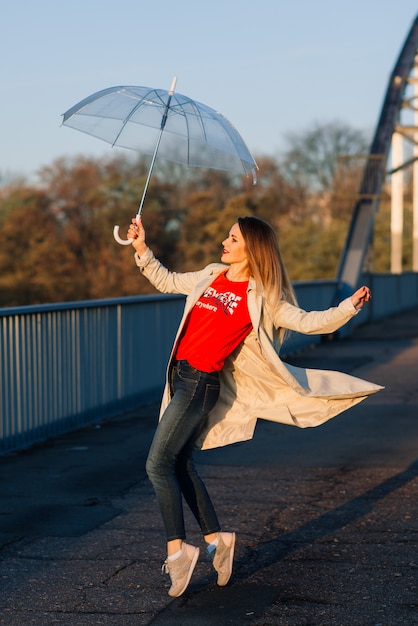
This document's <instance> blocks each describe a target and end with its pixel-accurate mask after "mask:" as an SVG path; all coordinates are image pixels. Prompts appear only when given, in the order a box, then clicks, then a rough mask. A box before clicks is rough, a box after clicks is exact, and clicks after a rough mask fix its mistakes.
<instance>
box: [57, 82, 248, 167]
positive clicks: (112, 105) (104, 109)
mask: <svg viewBox="0 0 418 626" xmlns="http://www.w3.org/2000/svg"><path fill="white" fill-rule="evenodd" d="M169 100H170V102H169V106H168V110H167V111H166V106H167V102H168V101H169ZM164 115H166V120H165V123H164V134H163V136H162V138H161V142H160V145H159V149H158V156H159V157H161V158H163V159H167V160H169V161H174V162H175V163H182V164H184V165H188V166H193V167H205V168H211V169H220V170H227V171H231V172H236V173H245V174H247V173H249V172H252V173H253V177H254V179H255V170H256V168H257V165H256V163H255V161H254V159H253V157H252V156H251V154H250V152H249V150H248V148H247V146H246V145H245V143H244V141H243V139H242V137H241V135H240V134H239V133H238V131H237V130H236V129H235V128H234V127H233V125H232V124H231V123H230V122H229V121H228V120H227V119H226V118H225V117H224V116H223V115H222V114H221V113H218V112H217V111H215V110H214V109H211V108H210V107H208V106H206V105H205V104H202V103H200V102H197V101H195V100H192V99H190V98H188V97H187V96H183V95H182V94H180V93H172V94H171V95H170V92H168V91H166V90H164V89H152V88H150V87H135V86H120V87H109V88H108V89H103V90H102V91H98V92H96V93H94V94H92V95H91V96H88V97H87V98H85V99H84V100H82V101H81V102H79V103H78V104H76V105H75V106H73V107H71V109H69V110H68V111H67V112H66V113H64V116H63V122H62V123H63V125H64V126H70V127H71V128H75V129H77V130H80V131H82V132H84V133H87V134H88V135H93V136H94V137H98V138H99V139H103V140H104V141H107V142H108V143H110V144H112V146H120V147H123V148H129V149H131V150H136V151H138V152H142V153H144V154H150V155H152V154H154V149H155V145H156V142H157V139H158V133H159V131H160V130H161V122H162V119H163V117H164Z"/></svg>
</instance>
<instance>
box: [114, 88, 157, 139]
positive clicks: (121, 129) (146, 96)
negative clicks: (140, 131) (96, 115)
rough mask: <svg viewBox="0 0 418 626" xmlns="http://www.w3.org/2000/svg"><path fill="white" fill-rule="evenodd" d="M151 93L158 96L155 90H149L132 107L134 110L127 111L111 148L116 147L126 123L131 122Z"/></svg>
mask: <svg viewBox="0 0 418 626" xmlns="http://www.w3.org/2000/svg"><path fill="white" fill-rule="evenodd" d="M153 92H154V93H155V95H158V94H157V91H156V89H150V90H149V91H148V92H147V93H146V94H145V95H143V96H142V97H141V99H140V100H139V102H138V104H136V105H135V106H134V108H133V109H132V110H131V111H129V114H128V115H127V116H126V117H125V119H124V120H123V122H122V126H121V128H120V130H119V132H118V134H117V135H116V137H115V139H114V141H113V142H112V147H114V146H115V145H116V142H117V141H118V139H119V137H120V136H121V134H122V133H123V131H124V130H125V127H126V125H127V124H128V122H129V121H130V120H131V118H132V116H133V115H134V114H135V113H136V112H137V111H138V109H139V108H140V107H141V106H142V104H143V102H144V100H145V99H146V98H149V96H150V94H151V93H153ZM161 103H162V104H163V102H162V101H161Z"/></svg>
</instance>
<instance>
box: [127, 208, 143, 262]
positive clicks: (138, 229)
mask: <svg viewBox="0 0 418 626" xmlns="http://www.w3.org/2000/svg"><path fill="white" fill-rule="evenodd" d="M128 239H133V242H132V246H133V247H134V248H135V251H136V253H137V254H138V256H142V255H143V254H145V252H146V251H147V249H148V246H147V244H146V243H145V230H144V227H143V226H142V220H141V219H139V220H138V223H137V221H136V218H135V217H133V218H132V224H131V225H130V226H129V230H128Z"/></svg>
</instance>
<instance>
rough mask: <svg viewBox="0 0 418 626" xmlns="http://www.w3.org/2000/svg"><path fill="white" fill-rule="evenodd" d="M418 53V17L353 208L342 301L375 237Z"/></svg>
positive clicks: (340, 287)
mask: <svg viewBox="0 0 418 626" xmlns="http://www.w3.org/2000/svg"><path fill="white" fill-rule="evenodd" d="M417 52H418V15H417V16H416V18H415V20H414V22H413V23H412V26H411V29H410V31H409V33H408V36H407V38H406V40H405V43H404V45H403V48H402V50H401V52H400V54H399V57H398V60H397V61H396V64H395V66H394V69H393V71H392V74H391V76H390V80H389V84H388V88H387V91H386V96H385V99H384V101H383V106H382V110H381V113H380V117H379V121H378V123H377V126H376V130H375V134H374V138H373V141H372V143H371V146H370V151H369V154H368V156H367V160H366V165H365V168H364V173H363V178H362V183H361V185H360V189H359V198H358V200H357V202H356V204H355V206H354V211H353V215H352V218H351V224H350V228H349V231H348V235H347V239H346V242H345V247H344V250H343V252H342V255H341V259H340V265H339V268H338V272H337V281H338V293H337V294H336V299H341V297H344V296H345V295H347V294H348V293H351V292H352V290H353V288H355V287H356V286H357V285H358V281H359V279H360V275H361V272H362V270H363V265H364V259H365V256H366V254H367V250H368V247H369V244H370V241H371V238H372V232H373V223H374V216H375V213H376V211H377V209H378V206H379V196H380V193H381V189H382V185H383V183H384V181H385V177H386V161H387V156H388V153H389V150H390V147H391V140H392V134H393V132H394V130H395V128H396V126H397V122H398V118H399V112H400V109H401V106H402V102H403V96H404V92H405V89H406V86H407V84H408V77H409V75H410V72H411V68H412V67H413V65H414V60H415V56H416V55H417Z"/></svg>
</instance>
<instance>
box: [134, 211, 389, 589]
mask: <svg viewBox="0 0 418 626" xmlns="http://www.w3.org/2000/svg"><path fill="white" fill-rule="evenodd" d="M128 237H129V238H131V239H133V243H132V245H133V247H134V248H135V260H136V264H137V266H138V267H139V268H140V270H141V272H142V273H143V274H144V276H145V277H146V278H147V279H148V280H149V281H150V282H151V283H152V284H153V285H154V286H155V287H156V288H157V289H158V290H160V291H162V292H164V293H182V294H185V295H187V301H186V306H185V311H184V315H183V319H182V321H181V323H180V327H179V330H178V333H177V336H176V339H175V342H174V348H173V351H172V355H171V358H170V363H169V367H168V375H167V384H166V388H165V392H164V398H163V402H162V407H161V418H160V421H159V425H158V428H157V430H156V433H155V436H154V439H153V442H152V445H151V448H150V452H149V455H148V459H147V464H146V469H147V473H148V476H149V478H150V480H151V482H152V485H153V487H154V490H155V493H156V497H157V501H158V503H159V506H160V509H161V513H162V517H163V521H164V525H165V530H166V534H167V559H166V561H165V564H164V565H165V571H166V572H167V573H169V575H170V578H171V588H170V590H169V592H168V593H169V595H170V596H173V597H177V596H180V595H181V594H182V593H183V592H184V591H185V589H186V588H187V586H188V584H189V582H190V578H191V576H192V573H193V570H194V568H195V565H196V563H197V560H198V558H199V548H197V547H194V546H191V545H189V544H187V543H186V542H185V536H186V535H185V528H184V519H183V508H182V495H183V496H184V498H185V500H186V502H187V504H188V506H189V507H190V509H191V511H192V513H193V514H194V516H195V518H196V520H197V522H198V524H199V526H200V528H201V530H202V533H203V536H204V539H205V541H206V543H207V552H208V554H209V555H211V556H212V557H213V565H214V568H215V570H216V571H217V573H218V579H217V583H218V585H220V586H223V585H226V584H227V583H228V581H229V579H230V577H231V574H232V564H233V557H234V548H235V533H229V532H223V531H221V527H220V525H219V521H218V519H217V516H216V513H215V509H214V507H213V504H212V502H211V499H210V497H209V494H208V492H207V491H206V488H205V486H204V484H203V482H202V480H201V478H200V477H199V475H198V474H197V472H196V468H195V466H194V463H193V456H192V455H193V450H194V449H195V448H210V447H216V446H221V445H226V444H229V443H233V442H235V441H243V440H246V439H250V438H251V437H252V434H253V431H254V428H255V423H256V420H257V418H259V417H262V418H264V419H271V420H274V421H279V422H282V423H288V424H293V425H297V426H300V427H306V426H315V425H318V424H320V423H322V422H324V421H326V420H328V419H330V418H331V417H333V416H335V415H337V414H338V413H340V412H341V411H344V410H345V409H347V408H349V407H350V406H353V404H356V403H357V402H360V401H361V400H362V399H364V398H365V397H366V396H368V395H369V394H371V393H374V392H376V391H378V390H379V389H381V387H379V386H378V385H374V384H372V383H369V382H366V381H363V380H361V379H358V378H354V377H352V376H349V375H347V374H342V373H339V372H324V371H320V370H306V369H302V368H295V367H291V366H289V365H286V364H284V363H283V362H282V361H281V360H280V358H279V356H278V352H279V349H280V345H281V341H282V338H283V335H284V332H285V330H294V331H298V332H302V333H305V334H318V333H331V332H334V331H335V330H337V329H338V328H340V327H341V326H342V325H343V324H345V323H346V322H348V321H349V320H350V319H351V318H352V317H353V316H354V315H356V313H358V311H359V310H360V309H361V308H362V306H363V304H364V303H365V302H368V301H369V300H370V298H371V294H370V290H369V289H368V287H364V286H363V287H361V288H360V289H358V290H357V291H356V292H355V293H354V294H353V295H352V296H351V298H347V299H346V300H344V301H343V302H341V304H340V305H339V306H338V307H333V308H330V309H327V310H325V311H312V312H309V313H308V312H306V311H303V310H302V309H300V308H298V307H297V305H296V299H295V296H294V293H293V290H292V286H291V283H290V280H289V278H288V275H287V273H286V270H285V267H284V264H283V262H282V258H281V254H280V250H279V246H278V242H277V237H276V234H275V232H274V230H273V229H272V228H271V226H270V225H269V224H267V223H266V222H264V221H262V220H260V219H258V218H255V217H243V218H238V221H237V223H236V224H234V225H233V226H232V228H231V230H230V232H229V235H228V237H227V238H226V239H225V240H224V241H223V242H222V245H223V252H222V256H221V261H222V263H221V264H218V263H214V264H211V265H208V266H207V267H206V268H204V269H203V270H200V271H197V272H187V273H176V272H170V271H169V270H167V269H166V268H165V267H164V266H163V265H162V264H161V263H160V262H159V261H158V260H157V259H155V257H154V255H153V254H152V252H151V250H150V249H149V248H148V246H147V244H146V243H145V231H144V228H143V225H142V222H141V221H140V222H139V224H137V223H136V221H135V219H133V220H132V224H131V226H130V228H129V231H128Z"/></svg>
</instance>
